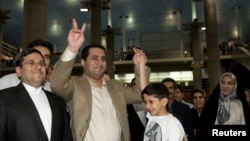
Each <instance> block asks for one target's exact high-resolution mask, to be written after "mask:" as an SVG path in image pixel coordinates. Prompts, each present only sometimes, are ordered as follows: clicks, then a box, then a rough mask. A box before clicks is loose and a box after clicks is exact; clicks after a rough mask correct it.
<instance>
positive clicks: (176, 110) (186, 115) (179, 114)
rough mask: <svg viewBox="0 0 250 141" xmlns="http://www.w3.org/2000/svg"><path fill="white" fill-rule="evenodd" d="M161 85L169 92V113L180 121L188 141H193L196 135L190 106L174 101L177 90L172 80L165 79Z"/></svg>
mask: <svg viewBox="0 0 250 141" xmlns="http://www.w3.org/2000/svg"><path fill="white" fill-rule="evenodd" d="M161 83H162V84H163V85H165V86H166V87H167V88H168V91H169V103H168V107H167V108H168V112H169V113H171V114H173V115H174V116H175V117H176V118H178V119H179V120H180V122H181V124H182V126H183V128H184V130H185V132H186V135H187V138H188V140H189V141H192V140H193V135H194V133H193V128H192V125H193V124H192V117H191V116H192V115H191V110H190V108H189V106H188V105H186V104H184V103H181V102H178V101H176V100H175V99H174V94H175V90H176V88H177V83H176V81H175V80H174V79H172V78H165V79H163V80H162V82H161Z"/></svg>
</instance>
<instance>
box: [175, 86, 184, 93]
mask: <svg viewBox="0 0 250 141" xmlns="http://www.w3.org/2000/svg"><path fill="white" fill-rule="evenodd" d="M176 89H179V90H180V92H181V93H183V88H182V87H181V86H180V85H177V86H176Z"/></svg>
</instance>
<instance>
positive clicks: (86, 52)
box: [82, 45, 106, 60]
mask: <svg viewBox="0 0 250 141" xmlns="http://www.w3.org/2000/svg"><path fill="white" fill-rule="evenodd" d="M91 48H99V49H102V50H103V51H104V52H105V54H106V50H105V47H104V46H102V45H87V46H85V47H84V48H83V49H82V59H83V60H87V57H88V56H89V49H91Z"/></svg>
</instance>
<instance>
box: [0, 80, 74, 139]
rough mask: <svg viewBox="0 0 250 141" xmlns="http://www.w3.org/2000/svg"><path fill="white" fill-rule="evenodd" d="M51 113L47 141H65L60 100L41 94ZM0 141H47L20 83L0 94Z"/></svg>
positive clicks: (64, 115)
mask: <svg viewBox="0 0 250 141" xmlns="http://www.w3.org/2000/svg"><path fill="white" fill-rule="evenodd" d="M44 92H45V94H46V96H47V99H48V101H49V104H50V107H51V112H52V127H51V128H52V129H51V141H64V140H65V138H66V136H67V134H68V135H69V136H67V137H68V138H69V139H70V138H71V139H72V136H71V137H70V134H71V132H70V129H69V128H68V127H69V124H68V123H69V122H68V121H69V119H68V118H69V116H68V115H69V113H68V112H67V110H66V104H65V102H64V101H63V99H61V98H59V97H57V96H56V95H54V94H52V93H50V92H48V91H44ZM0 141H48V137H47V134H46V132H45V129H44V127H43V124H42V121H41V120H40V116H39V113H38V111H37V109H36V107H35V105H34V104H33V101H32V99H31V98H30V96H29V94H28V92H27V90H26V89H25V87H24V86H23V84H22V83H19V84H18V85H17V86H15V87H10V88H7V89H3V90H1V91H0Z"/></svg>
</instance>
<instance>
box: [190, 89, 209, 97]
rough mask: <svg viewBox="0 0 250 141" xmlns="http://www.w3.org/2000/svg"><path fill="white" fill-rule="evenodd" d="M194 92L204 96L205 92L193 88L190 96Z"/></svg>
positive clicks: (192, 95)
mask: <svg viewBox="0 0 250 141" xmlns="http://www.w3.org/2000/svg"><path fill="white" fill-rule="evenodd" d="M195 93H201V94H202V95H203V96H204V97H206V94H205V93H204V92H203V91H202V90H200V89H194V90H192V92H191V97H192V98H193V97H194V94H195Z"/></svg>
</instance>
